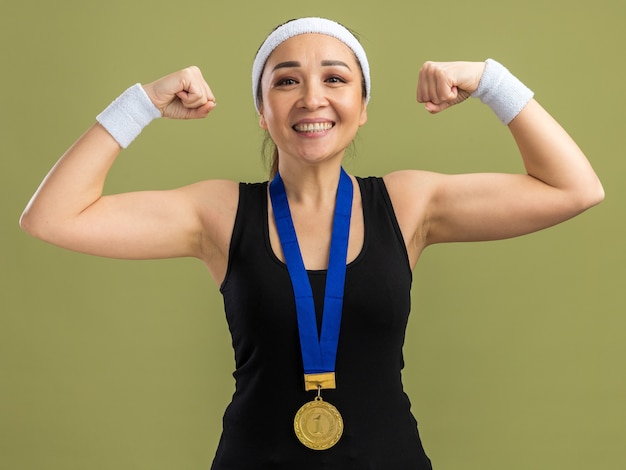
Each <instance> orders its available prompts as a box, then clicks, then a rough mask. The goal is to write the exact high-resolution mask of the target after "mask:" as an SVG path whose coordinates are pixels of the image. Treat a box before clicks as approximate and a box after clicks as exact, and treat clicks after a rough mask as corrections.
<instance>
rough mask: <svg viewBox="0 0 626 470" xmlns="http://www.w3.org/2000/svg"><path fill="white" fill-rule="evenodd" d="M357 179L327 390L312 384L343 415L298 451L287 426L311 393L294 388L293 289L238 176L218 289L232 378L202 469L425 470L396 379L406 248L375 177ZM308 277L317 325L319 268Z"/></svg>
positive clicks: (299, 369)
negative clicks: (355, 223) (332, 438)
mask: <svg viewBox="0 0 626 470" xmlns="http://www.w3.org/2000/svg"><path fill="white" fill-rule="evenodd" d="M357 181H358V183H359V188H360V191H361V197H362V201H363V217H364V224H365V237H364V243H363V248H362V250H361V253H360V254H359V255H358V257H357V258H356V259H355V260H354V261H352V262H351V263H350V264H349V265H348V268H347V274H346V286H345V297H344V307H343V316H342V321H341V331H340V335H339V348H338V351H337V363H336V375H337V388H336V389H335V390H324V391H323V393H322V397H323V398H324V400H326V401H328V402H329V403H331V404H333V405H334V406H335V407H337V409H338V410H339V412H340V413H341V415H342V417H343V421H344V431H343V436H342V437H341V439H340V440H339V442H338V443H337V444H336V445H335V446H334V447H332V448H330V449H328V450H311V449H308V448H307V447H305V446H304V445H302V444H301V443H300V442H299V441H298V439H297V438H296V435H295V433H294V429H293V419H294V416H295V414H296V412H297V411H298V409H299V408H300V407H301V406H302V405H304V404H305V403H307V402H309V401H311V400H313V399H314V397H315V395H316V392H305V391H304V378H303V374H304V371H303V365H302V356H301V352H300V344H299V339H298V326H297V318H296V312H295V301H294V295H293V290H292V287H291V282H290V280H289V274H288V272H287V267H286V265H285V264H284V263H282V262H281V261H280V260H279V259H278V258H277V257H276V255H275V254H274V252H273V251H272V248H271V245H270V241H269V230H268V200H267V183H254V184H244V183H242V184H241V185H240V196H239V207H238V211H237V217H236V220H235V226H234V231H233V237H232V240H231V247H230V254H229V264H228V272H227V274H226V278H225V280H224V282H223V284H222V286H221V292H222V294H223V296H224V305H225V311H226V317H227V320H228V325H229V328H230V332H231V334H232V343H233V347H234V350H235V365H236V370H235V372H234V374H233V375H234V377H235V381H236V386H235V393H234V395H233V398H232V402H231V404H230V405H229V406H228V408H227V409H226V412H225V414H224V420H223V432H222V437H221V439H220V443H219V446H218V449H217V453H216V456H215V460H214V461H213V466H212V467H211V468H212V469H213V470H227V469H229V470H230V469H233V470H248V469H250V470H263V469H272V470H278V469H285V470H294V469H298V470H308V469H311V470H313V469H315V470H320V469H336V470H348V469H355V470H368V469H371V470H374V469H376V470H378V469H384V470H426V469H431V468H432V467H431V465H430V460H429V459H428V457H427V456H426V454H425V452H424V449H423V447H422V444H421V441H420V437H419V433H418V430H417V422H416V421H415V419H414V418H413V415H412V414H411V410H410V407H411V405H410V403H409V399H408V397H407V396H406V394H405V393H404V391H403V388H402V380H401V371H402V368H403V366H404V360H403V356H402V346H403V343H404V334H405V329H406V324H407V320H408V315H409V310H410V289H411V281H412V274H411V269H410V267H409V263H408V257H407V252H406V248H405V245H404V242H403V239H402V235H401V233H400V229H399V227H398V223H397V221H396V218H395V215H394V212H393V208H392V206H391V201H390V199H389V195H388V193H387V190H386V188H385V185H384V183H383V180H382V179H380V178H365V179H361V178H357ZM308 274H309V278H310V280H311V287H312V289H313V294H314V299H315V307H316V311H317V314H318V328H319V324H320V323H321V319H320V317H321V312H322V304H323V292H324V283H325V278H326V271H309V272H308Z"/></svg>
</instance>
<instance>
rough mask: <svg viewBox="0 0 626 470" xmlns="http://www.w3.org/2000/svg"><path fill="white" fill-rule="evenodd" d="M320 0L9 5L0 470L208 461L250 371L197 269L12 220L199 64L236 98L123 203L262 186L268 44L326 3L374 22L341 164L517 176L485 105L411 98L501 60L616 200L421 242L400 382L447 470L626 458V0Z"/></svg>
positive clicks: (154, 144)
mask: <svg viewBox="0 0 626 470" xmlns="http://www.w3.org/2000/svg"><path fill="white" fill-rule="evenodd" d="M305 3H307V2H291V3H289V2H288V3H285V2H253V1H250V2H242V1H236V0H228V1H226V0H224V1H222V2H210V1H196V0H188V1H186V2H162V1H155V0H153V1H134V2H133V1H131V0H123V1H122V0H108V1H99V2H95V1H91V0H82V1H64V0H59V1H43V0H37V1H35V0H22V1H20V2H8V1H4V0H3V2H2V5H1V6H0V47H1V48H2V55H1V64H2V69H1V73H0V84H1V86H0V89H1V93H2V99H1V101H0V103H1V105H0V132H1V136H0V137H1V138H0V191H1V193H0V194H1V197H0V213H1V222H0V236H1V237H2V244H1V248H0V282H1V285H2V295H1V296H0V310H1V314H0V468H3V469H11V470H14V469H15V470H35V469H37V470H39V469H47V470H56V469H63V470H74V469H76V470H79V469H80V470H83V469H86V468H88V469H93V470H95V469H116V470H125V469H150V470H160V469H164V470H165V469H168V470H169V469H172V468H180V469H207V468H208V467H209V463H210V461H211V458H212V455H213V452H214V450H215V446H216V443H217V439H218V436H219V432H220V426H221V415H222V412H223V409H224V407H225V405H226V404H227V403H228V400H229V397H230V394H231V393H232V389H233V382H232V377H231V376H230V374H231V372H232V369H233V360H232V351H231V349H230V339H229V337H228V330H227V326H226V322H225V320H224V315H223V311H222V304H221V299H220V296H219V293H218V292H217V289H216V288H215V287H214V286H213V285H212V282H211V280H210V277H209V275H208V273H207V272H206V270H205V268H204V267H203V266H201V265H200V263H199V262H197V261H195V260H187V259H183V260H165V261H150V262H129V261H117V260H108V259H100V258H95V257H88V256H84V255H80V254H76V253H71V252H67V251H64V250H61V249H59V248H55V247H52V246H48V245H46V244H44V243H42V242H39V241H37V240H34V239H32V238H31V237H29V236H28V235H26V234H25V233H23V232H21V231H20V230H19V228H18V225H17V220H18V216H19V214H20V212H21V210H22V208H23V207H24V206H25V204H26V203H27V201H28V199H29V197H30V195H31V194H32V192H33V191H34V190H35V188H36V186H37V185H38V184H39V182H40V180H41V178H42V177H43V176H44V175H45V173H46V172H47V170H48V169H49V168H50V167H51V166H52V164H53V163H54V162H55V160H56V159H57V158H58V157H59V156H60V155H61V153H62V152H63V151H64V149H65V148H67V147H68V146H69V145H70V144H71V143H72V141H73V140H74V139H75V138H76V137H77V136H78V135H79V134H80V133H81V132H82V131H83V130H84V129H86V128H87V127H88V126H89V125H90V124H91V123H92V122H93V120H94V117H95V115H96V114H97V113H98V112H99V111H100V110H101V109H102V108H103V107H104V106H106V105H107V104H108V103H109V102H110V101H111V100H112V99H113V98H115V97H116V96H117V94H119V93H120V92H121V91H122V90H123V89H125V88H126V87H127V86H129V85H130V84H132V83H135V82H137V81H142V82H146V81H149V80H151V79H154V78H157V77H159V76H161V75H163V74H165V73H167V72H170V71H173V70H174V69H178V68H181V67H184V66H187V65H190V64H196V65H198V66H200V67H201V68H202V69H203V71H204V73H205V76H206V78H207V80H208V82H209V83H210V85H211V86H212V88H213V91H214V92H215V94H216V96H217V100H218V103H219V105H218V108H217V109H216V110H215V112H214V113H213V114H211V115H210V117H209V118H208V119H207V120H205V121H202V122H173V121H165V120H162V121H158V122H155V123H154V124H153V125H151V126H150V127H149V128H148V129H147V130H146V131H145V132H144V134H143V135H142V136H141V137H140V138H139V139H138V140H137V141H136V142H135V143H134V144H133V145H132V147H131V148H129V149H128V150H127V151H126V152H124V154H123V155H122V156H121V157H120V159H119V161H118V163H117V164H116V166H115V167H114V169H113V171H112V174H111V176H110V179H109V182H108V186H107V191H108V192H116V191H126V190H131V189H144V188H169V187H174V186H179V185H183V184H186V183H190V182H193V181H196V180H198V179H203V178H211V177H220V178H232V179H237V180H261V179H263V178H264V177H265V173H266V170H265V168H264V167H263V165H262V164H261V162H260V159H259V157H258V155H259V150H258V149H259V147H260V142H261V133H260V131H259V130H258V127H257V121H256V116H255V112H254V108H253V106H252V100H251V91H250V83H249V76H250V68H251V61H252V58H253V55H254V53H255V51H256V48H257V47H258V45H259V43H260V42H261V41H262V40H263V38H264V36H265V34H266V33H267V32H269V31H270V30H271V29H272V28H273V27H274V26H275V25H276V24H278V23H280V22H282V21H284V20H286V19H290V18H293V17H297V16H303V15H320V16H329V17H332V18H335V19H337V20H339V21H341V22H343V23H345V24H347V25H348V26H350V27H351V28H353V29H355V30H356V31H357V32H359V33H360V34H361V37H362V41H363V43H364V45H365V47H366V49H367V51H368V53H369V57H370V61H371V66H372V68H373V73H372V78H373V97H372V101H371V105H370V107H369V118H370V119H369V123H368V124H367V125H366V126H365V128H363V129H362V132H361V134H360V137H359V138H358V141H357V145H356V155H355V156H354V157H353V158H351V159H350V160H349V161H348V162H347V168H348V170H349V171H351V172H353V173H356V174H359V175H363V176H366V175H372V174H376V175H378V174H383V173H385V172H388V171H391V170H394V169H398V168H407V167H412V168H424V169H428V170H434V171H442V172H469V171H520V169H521V168H520V163H519V161H518V159H517V157H516V155H515V149H514V146H513V143H512V140H511V139H510V138H509V136H508V132H507V130H506V128H504V127H503V126H501V125H500V124H499V123H498V121H497V119H496V118H495V117H494V116H493V115H492V114H491V112H490V111H489V110H488V109H486V108H484V107H483V106H482V105H480V103H478V102H475V101H471V102H469V103H466V104H464V105H463V106H462V107H459V108H458V109H452V110H450V111H448V112H445V113H444V114H441V115H438V116H430V115H428V113H426V112H425V111H424V110H423V109H422V107H421V106H420V105H418V104H417V103H416V102H415V100H414V96H415V83H416V78H417V71H418V69H419V66H420V64H421V63H422V62H423V61H425V60H429V59H433V60H456V59H468V60H482V59H484V58H486V57H494V58H496V59H498V60H500V61H501V62H503V63H504V64H505V65H507V66H508V67H509V68H510V69H511V70H512V71H513V72H514V73H516V74H517V75H518V76H519V77H520V78H521V79H522V80H524V81H525V82H526V83H527V84H528V85H529V86H530V87H531V88H533V89H534V90H535V92H536V96H537V98H538V100H539V101H540V102H541V103H543V104H544V105H545V106H546V107H547V108H548V109H549V110H551V111H552V112H553V114H554V115H555V117H556V118H557V119H559V120H560V121H561V122H562V123H563V124H564V126H565V127H566V128H567V129H568V130H569V131H570V132H571V134H573V136H574V137H575V138H576V140H577V141H578V142H579V143H580V145H581V147H582V148H583V149H584V150H585V152H586V153H587V154H588V156H589V158H590V159H591V161H592V163H593V165H594V166H595V168H596V169H597V171H598V173H599V175H600V176H601V178H602V180H603V182H604V185H605V189H606V192H607V199H606V201H605V202H604V203H603V204H602V205H601V206H599V207H597V208H594V209H592V210H591V211H589V212H587V213H585V214H583V215H582V216H580V217H579V218H577V219H575V220H573V221H570V222H567V223H565V224H563V225H561V226H559V227H555V228H553V229H550V230H547V231H544V232H541V233H538V234H534V235H530V236H527V237H524V238H520V239H515V240H508V241H502V242H494V243H480V244H470V245H460V244H459V245H456V244H455V245H447V246H437V247H433V248H430V249H429V250H428V251H427V252H426V253H425V254H424V256H423V258H422V260H421V264H419V266H418V269H417V270H416V272H415V276H414V280H415V283H414V286H415V287H414V308H413V313H412V319H411V322H410V326H409V331H408V333H407V344H406V349H405V352H406V369H405V375H404V377H405V384H406V389H407V392H408V394H409V395H410V397H411V399H412V402H413V409H414V412H415V415H416V416H417V418H418V420H419V422H420V426H421V432H422V435H423V440H424V444H425V446H426V448H427V450H428V452H429V455H430V456H431V458H432V459H433V461H434V463H435V468H436V469H437V470H448V469H449V470H456V469H461V468H462V469H464V470H472V469H480V470H484V469H498V470H499V469H507V470H518V469H519V470H522V469H523V470H528V469H551V470H554V469H561V468H563V469H565V468H567V469H568V470H583V469H584V470H587V469H589V468H601V469H603V470H609V469H623V468H624V465H625V464H626V446H625V445H624V444H625V442H626V404H625V402H626V374H625V373H624V359H625V358H626V341H624V339H625V333H624V332H625V331H626V317H625V315H624V313H625V312H626V302H625V298H624V281H625V272H626V271H625V270H626V268H625V266H626V256H625V250H624V246H623V243H624V239H625V237H626V222H624V214H625V208H626V202H625V200H626V199H625V198H626V186H625V185H624V183H623V178H624V172H625V170H626V161H625V158H624V146H623V143H622V140H623V137H624V133H625V131H626V128H625V126H624V122H625V121H624V117H623V116H624V109H626V100H625V98H624V91H623V77H624V75H625V74H626V66H625V65H624V64H625V62H624V52H623V51H624V45H625V44H626V34H625V33H624V24H625V22H626V3H624V2H623V0H597V1H594V2H578V3H574V2H571V1H566V0H556V1H550V0H548V1H546V0H527V1H524V2H504V1H502V0H489V1H482V2H480V1H479V2H473V3H472V2H469V3H468V2H461V1H458V0H451V1H447V2H434V1H430V2H417V1H407V0H387V1H369V2H363V1H358V2H357V1H352V2H349V1H344V2H337V1H333V2H329V1H325V0H317V1H315V2H310V3H311V4H312V6H310V7H309V6H302V5H304V4H305ZM364 387H365V390H364V393H367V389H366V384H364ZM276 393H281V392H280V390H276ZM372 399H373V403H375V399H376V397H372Z"/></svg>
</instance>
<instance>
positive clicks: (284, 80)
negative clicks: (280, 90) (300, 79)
mask: <svg viewBox="0 0 626 470" xmlns="http://www.w3.org/2000/svg"><path fill="white" fill-rule="evenodd" d="M296 83H297V82H296V81H295V79H293V78H282V79H280V80H278V82H276V86H289V85H295V84H296Z"/></svg>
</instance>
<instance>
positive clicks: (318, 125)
mask: <svg viewBox="0 0 626 470" xmlns="http://www.w3.org/2000/svg"><path fill="white" fill-rule="evenodd" d="M333 126H334V124H333V123H332V122H307V123H302V124H296V125H295V126H293V128H294V129H295V130H296V131H298V132H324V131H327V130H329V129H331V128H332V127H333Z"/></svg>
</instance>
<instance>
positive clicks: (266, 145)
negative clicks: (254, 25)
mask: <svg viewBox="0 0 626 470" xmlns="http://www.w3.org/2000/svg"><path fill="white" fill-rule="evenodd" d="M295 20H296V18H294V19H291V20H289V21H285V22H284V23H282V24H279V25H278V26H276V27H275V28H274V29H273V30H272V32H274V31H276V30H277V29H278V28H280V27H281V26H283V25H285V24H287V23H290V22H291V21H295ZM342 26H343V25H342ZM344 28H346V29H347V30H348V31H350V33H351V34H352V35H353V36H354V37H355V38H356V40H357V41H360V39H359V35H358V34H357V33H355V32H354V31H353V30H351V29H350V28H347V27H346V26H344ZM270 34H272V33H270ZM268 36H269V35H268ZM260 49H261V46H259V49H257V53H258V51H259V50H260ZM354 57H355V59H357V61H356V62H357V64H359V69H361V95H362V96H363V98H366V97H367V88H366V86H365V76H364V75H363V69H362V68H361V63H360V62H359V60H358V58H357V57H356V55H355V56H354ZM262 78H263V74H261V76H260V77H259V86H258V87H257V93H256V96H255V99H256V102H257V103H259V104H261V103H263V91H262V90H261V79H262ZM261 155H262V156H263V161H265V164H266V165H267V166H268V168H269V172H270V178H273V177H274V176H275V175H276V173H278V147H276V144H275V143H274V141H273V140H272V136H270V133H269V132H268V131H265V135H264V137H263V143H262V144H261Z"/></svg>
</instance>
